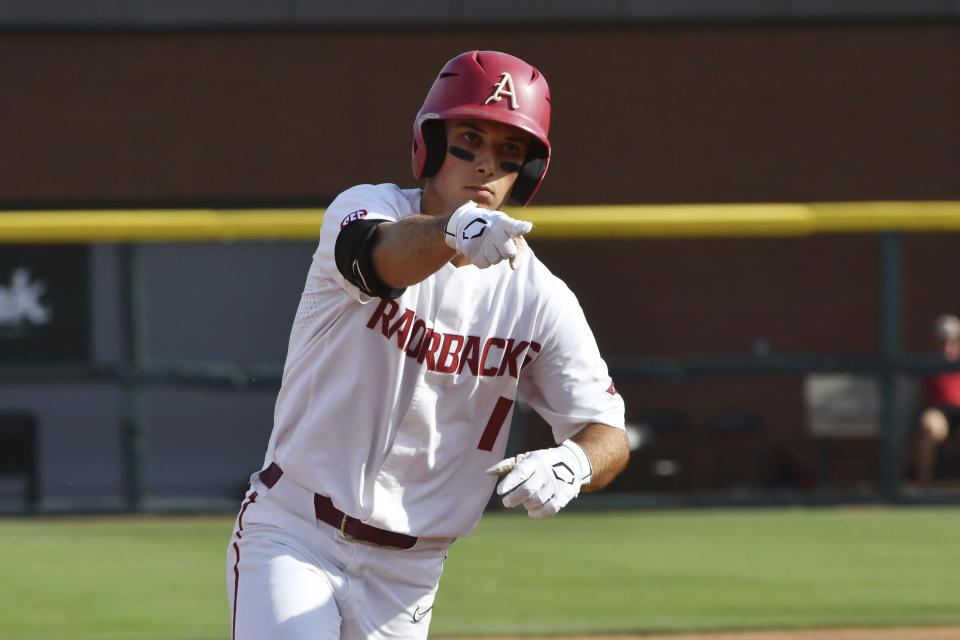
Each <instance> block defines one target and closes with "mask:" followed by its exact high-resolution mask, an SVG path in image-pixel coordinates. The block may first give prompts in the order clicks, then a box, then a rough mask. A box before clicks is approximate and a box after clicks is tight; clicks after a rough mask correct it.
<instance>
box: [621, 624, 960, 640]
mask: <svg viewBox="0 0 960 640" xmlns="http://www.w3.org/2000/svg"><path fill="white" fill-rule="evenodd" d="M637 637H638V639H640V638H642V640H958V639H960V627H936V628H923V629H814V630H804V631H751V632H743V633H699V634H698V633H693V634H682V635H672V636H637ZM620 640H623V639H622V638H621V639H620Z"/></svg>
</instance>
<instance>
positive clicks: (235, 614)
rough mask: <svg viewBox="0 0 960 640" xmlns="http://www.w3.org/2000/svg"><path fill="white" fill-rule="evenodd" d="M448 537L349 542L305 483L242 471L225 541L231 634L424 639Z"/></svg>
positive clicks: (260, 638)
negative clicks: (271, 481)
mask: <svg viewBox="0 0 960 640" xmlns="http://www.w3.org/2000/svg"><path fill="white" fill-rule="evenodd" d="M451 542H452V540H451V539H421V540H420V541H418V542H417V544H416V545H415V546H414V547H413V548H412V549H409V550H398V549H391V548H387V547H379V546H373V545H369V544H364V543H359V542H353V541H350V540H347V539H344V538H343V536H341V535H340V531H339V530H338V529H336V528H335V527H332V526H330V525H328V524H327V523H325V522H323V521H320V520H317V519H316V518H315V516H314V508H313V493H312V492H311V491H310V490H309V489H307V488H305V487H301V486H299V485H297V484H296V483H294V482H293V481H292V480H290V479H289V477H288V476H286V475H285V476H283V477H281V478H280V480H279V481H278V482H277V483H276V484H275V485H274V486H273V488H271V489H267V487H266V486H265V485H263V484H262V483H261V482H259V480H258V479H257V474H254V476H253V478H251V487H250V490H249V491H248V492H247V496H246V499H245V500H244V503H243V506H242V508H241V510H240V514H239V515H238V516H237V522H236V525H235V526H234V531H233V536H232V538H231V540H230V545H229V547H228V549H227V598H228V601H229V604H230V615H231V620H230V623H231V629H232V635H231V638H232V639H233V640H264V639H265V638H270V639H271V640H274V639H275V640H307V639H310V640H336V639H342V640H368V639H369V640H376V639H384V640H386V639H400V638H403V639H409V640H424V639H425V638H426V637H427V630H428V628H429V625H430V618H431V616H432V611H433V599H434V596H435V594H436V591H437V584H438V582H439V580H440V575H441V573H442V572H443V561H444V559H445V558H446V555H447V547H449V545H450V543H451Z"/></svg>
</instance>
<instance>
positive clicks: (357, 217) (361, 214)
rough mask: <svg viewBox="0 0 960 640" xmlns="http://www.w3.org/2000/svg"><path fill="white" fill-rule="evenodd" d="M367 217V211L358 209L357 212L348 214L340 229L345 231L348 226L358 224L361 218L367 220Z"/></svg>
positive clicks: (341, 222)
mask: <svg viewBox="0 0 960 640" xmlns="http://www.w3.org/2000/svg"><path fill="white" fill-rule="evenodd" d="M366 217H367V210H366V209H357V210H356V211H353V212H351V213H348V214H347V215H345V216H344V217H343V220H341V221H340V228H341V229H343V228H344V227H345V226H347V225H348V224H350V223H351V222H356V221H357V220H360V219H361V218H366Z"/></svg>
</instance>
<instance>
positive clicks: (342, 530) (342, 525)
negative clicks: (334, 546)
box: [340, 514, 356, 542]
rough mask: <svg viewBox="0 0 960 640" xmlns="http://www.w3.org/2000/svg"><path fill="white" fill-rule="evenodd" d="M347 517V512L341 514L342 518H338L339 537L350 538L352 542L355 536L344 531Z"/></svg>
mask: <svg viewBox="0 0 960 640" xmlns="http://www.w3.org/2000/svg"><path fill="white" fill-rule="evenodd" d="M349 517H350V516H348V515H347V514H343V519H342V520H340V537H342V538H343V539H344V540H350V541H351V542H354V541H355V540H356V538H355V537H353V536H352V535H350V534H349V533H347V532H346V527H347V518H349Z"/></svg>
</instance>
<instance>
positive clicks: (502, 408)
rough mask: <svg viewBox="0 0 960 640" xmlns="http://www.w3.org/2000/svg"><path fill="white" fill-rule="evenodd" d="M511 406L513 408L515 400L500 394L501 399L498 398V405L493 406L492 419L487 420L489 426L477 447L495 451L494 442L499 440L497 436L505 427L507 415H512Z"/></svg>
mask: <svg viewBox="0 0 960 640" xmlns="http://www.w3.org/2000/svg"><path fill="white" fill-rule="evenodd" d="M511 408H513V400H511V399H510V398H504V397H503V396H500V399H499V400H497V405H496V406H495V407H494V408H493V413H491V414H490V419H489V420H487V426H486V428H485V429H484V430H483V435H482V436H480V443H479V444H478V445H477V449H482V450H483V451H493V443H494V442H496V441H497V436H498V435H500V429H503V423H504V422H506V420H507V416H508V415H510V409H511Z"/></svg>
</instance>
